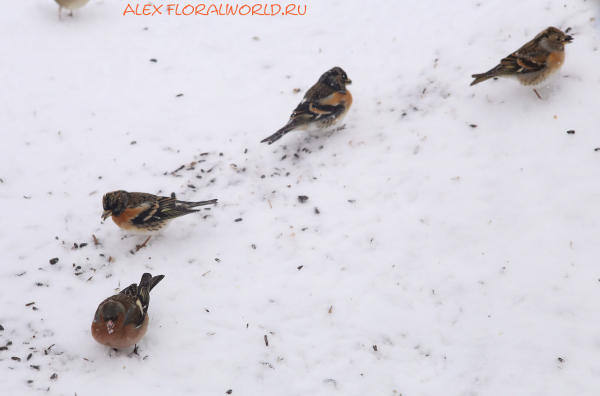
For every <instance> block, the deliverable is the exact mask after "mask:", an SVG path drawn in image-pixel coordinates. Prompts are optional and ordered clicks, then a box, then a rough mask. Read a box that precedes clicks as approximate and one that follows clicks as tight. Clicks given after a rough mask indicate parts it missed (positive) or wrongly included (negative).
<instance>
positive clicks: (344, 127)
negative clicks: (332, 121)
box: [334, 124, 346, 132]
mask: <svg viewBox="0 0 600 396" xmlns="http://www.w3.org/2000/svg"><path fill="white" fill-rule="evenodd" d="M344 129H346V124H344V125H342V126H341V127H339V128H338V129H336V130H335V131H334V132H337V131H343V130H344Z"/></svg>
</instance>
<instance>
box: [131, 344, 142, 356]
mask: <svg viewBox="0 0 600 396" xmlns="http://www.w3.org/2000/svg"><path fill="white" fill-rule="evenodd" d="M133 355H138V356H140V354H139V353H138V350H137V344H135V346H134V347H133V352H131V356H133Z"/></svg>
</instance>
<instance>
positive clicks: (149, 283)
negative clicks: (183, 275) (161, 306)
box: [138, 273, 165, 292]
mask: <svg viewBox="0 0 600 396" xmlns="http://www.w3.org/2000/svg"><path fill="white" fill-rule="evenodd" d="M164 277H165V276H164V275H158V276H154V277H153V276H152V275H151V274H149V273H145V274H144V275H142V280H141V281H140V284H139V285H138V287H139V288H140V289H143V288H145V289H148V292H150V291H151V290H152V289H154V286H156V285H158V282H160V281H161V280H163V278H164Z"/></svg>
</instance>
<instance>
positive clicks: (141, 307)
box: [92, 273, 165, 353]
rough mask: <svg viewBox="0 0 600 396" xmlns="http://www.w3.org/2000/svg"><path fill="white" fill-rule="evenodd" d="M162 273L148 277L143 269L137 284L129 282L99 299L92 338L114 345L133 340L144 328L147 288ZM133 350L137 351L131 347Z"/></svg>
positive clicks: (147, 302)
mask: <svg viewBox="0 0 600 396" xmlns="http://www.w3.org/2000/svg"><path fill="white" fill-rule="evenodd" d="M164 277H165V276H164V275H158V276H155V277H152V275H150V274H148V273H146V274H144V275H142V280H140V284H139V285H136V284H135V283H133V284H131V286H129V287H128V288H126V289H125V290H123V291H121V293H119V294H115V295H114V296H111V297H108V298H107V299H106V300H104V301H102V302H101V303H100V305H99V306H98V309H97V310H96V314H95V315H94V321H93V322H92V336H93V337H94V339H95V340H96V341H98V342H99V343H100V344H102V345H106V346H108V347H111V348H116V349H122V348H129V347H130V346H132V345H135V344H137V343H138V342H139V341H140V340H141V339H142V337H144V334H146V331H147V330H148V321H149V319H148V305H149V304H150V291H151V290H152V289H153V288H154V286H156V285H157V284H158V282H160V281H161V280H162V279H163V278H164ZM136 349H137V348H136ZM134 353H137V351H135V350H134Z"/></svg>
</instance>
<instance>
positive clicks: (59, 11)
mask: <svg viewBox="0 0 600 396" xmlns="http://www.w3.org/2000/svg"><path fill="white" fill-rule="evenodd" d="M61 12H62V6H58V20H59V21H60V20H61V19H62V18H61V15H60V14H61Z"/></svg>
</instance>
